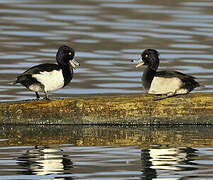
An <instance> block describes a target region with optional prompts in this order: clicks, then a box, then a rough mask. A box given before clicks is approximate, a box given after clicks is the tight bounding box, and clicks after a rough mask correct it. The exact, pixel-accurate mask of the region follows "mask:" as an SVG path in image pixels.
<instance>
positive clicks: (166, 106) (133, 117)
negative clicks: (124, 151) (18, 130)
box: [0, 93, 213, 125]
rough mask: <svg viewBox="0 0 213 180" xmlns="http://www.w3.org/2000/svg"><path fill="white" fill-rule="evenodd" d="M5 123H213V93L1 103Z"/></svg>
mask: <svg viewBox="0 0 213 180" xmlns="http://www.w3.org/2000/svg"><path fill="white" fill-rule="evenodd" d="M0 123H3V124H108V125H118V124H119V125H136V124H142V125H160V124H165V125H168V124H213V93H192V94H188V95H184V96H176V97H171V98H167V99H163V100H160V101H153V96H152V95H147V94H134V95H117V96H94V97H91V96H90V97H75V98H65V99H55V100H29V101H16V102H2V103H0Z"/></svg>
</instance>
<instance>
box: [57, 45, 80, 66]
mask: <svg viewBox="0 0 213 180" xmlns="http://www.w3.org/2000/svg"><path fill="white" fill-rule="evenodd" d="M74 57H75V50H74V49H72V48H70V47H69V46H66V45H62V46H60V47H59V49H58V52H57V54H56V60H57V62H58V64H59V65H60V66H67V65H70V66H71V67H72V68H74V69H75V68H76V67H77V66H80V64H79V62H78V61H77V60H75V59H74Z"/></svg>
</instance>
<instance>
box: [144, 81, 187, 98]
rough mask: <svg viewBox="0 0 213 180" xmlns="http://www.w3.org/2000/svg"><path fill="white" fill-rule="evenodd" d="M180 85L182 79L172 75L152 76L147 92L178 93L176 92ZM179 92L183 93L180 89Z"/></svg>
mask: <svg viewBox="0 0 213 180" xmlns="http://www.w3.org/2000/svg"><path fill="white" fill-rule="evenodd" d="M181 85H182V81H181V80H180V79H178V78H176V77H173V78H164V77H154V79H153V80H152V83H151V86H150V89H149V92H148V93H149V94H169V93H174V94H178V93H177V92H178V90H180V88H181ZM182 90H183V89H182ZM184 92H186V91H184ZM186 93H187V92H186ZM186 93H184V94H186ZM179 94H183V91H180V93H179Z"/></svg>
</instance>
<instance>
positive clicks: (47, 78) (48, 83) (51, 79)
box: [32, 70, 64, 92]
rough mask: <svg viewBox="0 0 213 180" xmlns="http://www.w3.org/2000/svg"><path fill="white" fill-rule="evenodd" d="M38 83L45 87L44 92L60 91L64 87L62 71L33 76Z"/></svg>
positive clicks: (45, 72)
mask: <svg viewBox="0 0 213 180" xmlns="http://www.w3.org/2000/svg"><path fill="white" fill-rule="evenodd" d="M32 77H34V78H35V79H37V81H39V82H40V83H41V84H43V85H44V90H45V91H46V92H48V91H54V90H57V89H60V88H62V87H63V86H64V77H63V74H62V70H59V71H57V70H54V71H51V72H47V71H44V72H41V73H40V74H34V75H32Z"/></svg>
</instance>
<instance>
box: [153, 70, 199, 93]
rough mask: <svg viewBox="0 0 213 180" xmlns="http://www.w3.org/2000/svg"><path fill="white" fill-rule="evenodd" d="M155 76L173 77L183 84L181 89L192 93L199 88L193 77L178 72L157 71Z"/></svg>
mask: <svg viewBox="0 0 213 180" xmlns="http://www.w3.org/2000/svg"><path fill="white" fill-rule="evenodd" d="M155 76H158V77H165V78H173V77H176V78H179V79H180V80H181V81H182V83H183V85H182V88H186V89H188V90H189V91H192V90H193V89H194V88H196V87H199V86H200V84H199V83H198V82H197V81H195V79H196V78H195V77H194V76H190V75H187V74H183V73H181V72H178V71H159V72H156V73H155Z"/></svg>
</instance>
